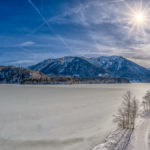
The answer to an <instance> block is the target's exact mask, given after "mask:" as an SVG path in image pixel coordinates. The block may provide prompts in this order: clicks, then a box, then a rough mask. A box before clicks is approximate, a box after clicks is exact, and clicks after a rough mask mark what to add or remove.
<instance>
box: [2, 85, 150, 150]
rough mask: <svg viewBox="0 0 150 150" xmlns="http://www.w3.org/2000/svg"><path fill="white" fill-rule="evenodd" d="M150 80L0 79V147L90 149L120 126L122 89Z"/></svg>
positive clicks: (139, 91) (140, 89)
mask: <svg viewBox="0 0 150 150" xmlns="http://www.w3.org/2000/svg"><path fill="white" fill-rule="evenodd" d="M149 87H150V84H141V83H139V84H105V85H104V84H100V85H98V84H97V85H87V84H86V85H38V86H36V85H30V86H29V85H0V149H1V150H91V149H92V148H93V147H95V146H96V145H98V144H99V143H101V142H103V141H104V139H105V138H106V136H108V135H109V133H110V132H111V131H112V130H114V129H116V125H115V124H113V123H112V119H113V117H112V115H113V114H115V113H116V111H117V109H118V107H119V105H120V104H121V101H122V95H123V94H124V93H125V92H126V91H127V90H129V89H130V90H132V91H133V93H134V94H136V95H137V98H139V99H141V98H142V97H143V95H144V94H145V92H146V91H147V90H148V89H149Z"/></svg>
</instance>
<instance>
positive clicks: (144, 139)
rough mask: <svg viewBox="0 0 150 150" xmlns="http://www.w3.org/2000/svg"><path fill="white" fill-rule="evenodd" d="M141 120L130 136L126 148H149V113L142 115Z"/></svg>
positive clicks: (146, 149)
mask: <svg viewBox="0 0 150 150" xmlns="http://www.w3.org/2000/svg"><path fill="white" fill-rule="evenodd" d="M142 118H143V120H142V122H141V123H140V124H139V125H138V126H137V127H136V129H135V130H134V132H133V135H132V136H131V141H130V143H129V145H128V148H127V150H149V149H150V147H149V133H150V115H145V116H143V117H142Z"/></svg>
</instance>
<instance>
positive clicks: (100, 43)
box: [0, 0, 150, 67]
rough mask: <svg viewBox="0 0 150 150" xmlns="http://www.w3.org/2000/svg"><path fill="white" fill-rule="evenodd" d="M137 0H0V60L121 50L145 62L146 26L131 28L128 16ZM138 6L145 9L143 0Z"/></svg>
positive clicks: (149, 48)
mask: <svg viewBox="0 0 150 150" xmlns="http://www.w3.org/2000/svg"><path fill="white" fill-rule="evenodd" d="M140 1H141V0H139V1H138V0H135V1H134V0H133V1H131V0H32V1H31V0H5V1H4V0H3V1H0V20H1V23H0V65H17V66H19V65H22V66H28V65H31V64H35V63H37V62H39V61H41V60H44V59H47V58H56V57H62V56H68V55H69V56H70V55H72V56H74V55H76V56H88V57H89V56H99V55H121V56H124V57H126V58H128V59H131V60H133V61H135V62H137V63H139V64H141V65H144V66H146V67H150V61H149V60H150V29H149V28H150V27H148V25H147V26H146V25H145V26H144V27H143V28H144V32H143V30H142V32H141V31H140V30H137V29H136V27H135V29H132V24H131V23H130V19H131V17H129V16H130V13H132V11H131V9H133V10H134V9H135V7H139V6H141V3H139V2H140ZM142 7H143V8H145V7H146V10H147V12H148V11H149V10H148V9H149V5H148V0H144V1H143V4H142ZM147 24H148V21H147ZM131 29H132V31H131Z"/></svg>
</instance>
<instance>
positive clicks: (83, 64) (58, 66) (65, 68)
mask: <svg viewBox="0 0 150 150" xmlns="http://www.w3.org/2000/svg"><path fill="white" fill-rule="evenodd" d="M29 68H30V69H31V70H35V71H40V72H42V73H44V74H45V75H48V76H71V77H80V78H96V77H112V74H111V73H109V71H106V70H105V69H103V68H101V67H99V66H96V65H95V64H92V63H90V62H89V61H88V60H87V59H86V58H81V57H71V56H70V57H69V56H68V57H62V58H58V59H48V60H45V61H43V62H40V63H38V64H36V65H33V66H30V67H29Z"/></svg>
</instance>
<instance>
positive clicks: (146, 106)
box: [142, 91, 150, 112]
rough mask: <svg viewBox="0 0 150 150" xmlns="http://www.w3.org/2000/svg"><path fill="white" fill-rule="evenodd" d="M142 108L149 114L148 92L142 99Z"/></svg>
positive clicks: (149, 95)
mask: <svg viewBox="0 0 150 150" xmlns="http://www.w3.org/2000/svg"><path fill="white" fill-rule="evenodd" d="M143 99H144V100H143V102H142V104H143V106H144V110H145V111H146V112H150V91H147V92H146V94H145V96H144V97H143Z"/></svg>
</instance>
